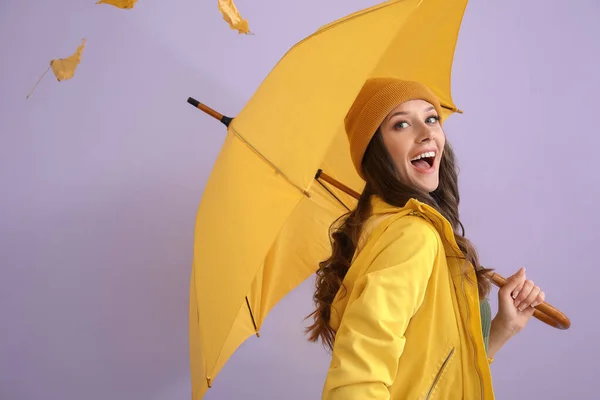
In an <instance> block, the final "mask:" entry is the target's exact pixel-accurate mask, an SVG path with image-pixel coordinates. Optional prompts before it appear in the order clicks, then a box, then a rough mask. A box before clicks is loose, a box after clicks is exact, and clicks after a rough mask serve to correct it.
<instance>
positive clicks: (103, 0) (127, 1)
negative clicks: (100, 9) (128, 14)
mask: <svg viewBox="0 0 600 400" xmlns="http://www.w3.org/2000/svg"><path fill="white" fill-rule="evenodd" d="M136 2H137V0H99V1H97V2H96V4H109V5H111V6H115V7H117V8H122V9H124V10H127V9H130V8H133V6H135V3H136Z"/></svg>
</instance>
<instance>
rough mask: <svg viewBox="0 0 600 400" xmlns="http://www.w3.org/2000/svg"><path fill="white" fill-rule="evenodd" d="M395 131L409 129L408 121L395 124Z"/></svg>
mask: <svg viewBox="0 0 600 400" xmlns="http://www.w3.org/2000/svg"><path fill="white" fill-rule="evenodd" d="M394 128H395V129H404V128H408V122H406V121H398V122H396V123H395V124H394Z"/></svg>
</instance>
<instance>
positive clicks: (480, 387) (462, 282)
mask: <svg viewBox="0 0 600 400" xmlns="http://www.w3.org/2000/svg"><path fill="white" fill-rule="evenodd" d="M409 215H412V216H420V217H421V218H423V216H422V215H421V213H420V212H419V211H417V210H411V211H410V212H409ZM436 219H437V218H436ZM438 223H440V221H439V220H438ZM441 228H442V232H445V229H444V224H443V222H442V223H441ZM450 245H451V246H452V247H453V250H455V251H457V252H458V254H462V251H461V250H460V248H458V247H456V246H455V245H454V244H453V243H452V242H450ZM460 282H461V288H462V293H463V297H464V299H465V304H466V309H467V324H466V325H467V333H468V335H469V340H470V342H471V346H472V347H473V357H474V361H475V372H476V373H477V378H478V379H479V389H480V390H481V400H484V390H483V378H482V377H481V371H479V364H478V363H477V346H476V345H475V339H474V338H473V334H472V333H471V329H470V324H469V323H470V321H471V312H470V309H469V300H468V299H467V292H466V290H465V277H464V271H461V273H460ZM427 398H429V395H428V397H427Z"/></svg>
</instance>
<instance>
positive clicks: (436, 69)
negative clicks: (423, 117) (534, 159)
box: [189, 0, 467, 399]
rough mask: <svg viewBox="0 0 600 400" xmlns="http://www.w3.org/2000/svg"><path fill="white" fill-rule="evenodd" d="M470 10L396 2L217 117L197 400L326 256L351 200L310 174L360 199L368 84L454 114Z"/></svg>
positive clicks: (437, 2)
mask: <svg viewBox="0 0 600 400" xmlns="http://www.w3.org/2000/svg"><path fill="white" fill-rule="evenodd" d="M466 4H467V0H391V1H386V2H384V3H381V4H379V5H376V6H373V7H370V8H368V9H365V10H362V11H359V12H357V13H354V14H351V15H349V16H347V17H345V18H342V19H340V20H338V21H335V22H333V23H331V24H329V25H326V26H324V27H322V28H321V29H319V30H318V31H317V32H315V33H314V34H313V35H311V36H309V37H307V38H306V39H304V40H302V41H301V42H299V43H297V44H296V45H295V46H294V47H293V48H292V49H290V50H289V51H288V53H287V54H286V55H285V56H284V57H283V58H282V59H281V60H280V61H279V63H278V64H277V65H276V66H275V68H274V69H273V70H272V71H271V73H270V74H269V75H268V76H267V78H266V79H265V80H264V81H263V83H262V84H261V85H260V87H259V88H258V90H257V91H256V93H255V94H254V95H253V96H252V98H251V99H250V101H249V102H248V104H247V105H246V106H245V107H244V109H243V110H242V111H241V112H240V113H239V115H237V116H236V117H235V119H233V121H230V120H229V119H227V117H222V116H220V115H218V116H217V117H218V118H219V119H221V117H222V118H223V119H222V120H223V122H225V123H226V124H227V125H228V132H227V137H226V139H225V142H224V145H223V148H222V150H221V152H220V154H219V156H218V158H217V160H216V163H215V165H214V169H213V171H212V173H211V176H210V178H209V180H208V182H207V185H206V188H205V190H204V193H203V196H202V199H201V202H200V206H199V209H198V214H197V221H196V227H195V239H194V240H195V241H194V260H193V271H192V276H191V294H190V350H191V377H192V392H193V398H194V399H201V398H202V397H203V396H204V393H205V392H206V390H207V388H208V387H210V386H211V385H212V382H213V380H214V379H215V377H216V376H217V374H218V373H219V371H220V370H221V368H222V367H223V365H224V364H225V362H226V361H227V359H228V358H229V357H230V356H231V355H232V354H233V352H234V351H235V350H236V349H237V347H238V346H239V345H240V344H241V343H242V342H243V341H244V340H246V339H247V338H248V337H249V336H251V335H253V334H256V335H258V333H259V329H260V327H261V325H262V322H263V320H264V318H265V317H266V315H267V313H268V312H269V311H270V310H271V309H272V307H273V306H274V305H275V304H276V303H277V302H278V301H279V300H281V298H282V297H283V296H285V295H286V294H287V293H289V292H290V291H291V290H292V289H294V288H295V287H296V286H298V285H299V284H300V283H301V282H302V281H304V280H305V279H307V278H308V277H309V276H310V275H311V274H312V273H314V272H315V271H316V269H317V267H318V263H319V261H320V260H323V259H324V258H326V257H327V253H328V251H329V247H330V244H329V238H328V229H329V226H330V224H331V223H332V222H333V220H334V219H336V218H337V217H339V216H340V215H341V214H342V213H344V212H346V211H347V209H346V207H350V208H351V207H353V206H354V204H355V202H356V200H355V199H354V198H353V197H352V196H350V195H348V194H346V193H344V191H340V190H338V189H336V188H333V187H332V186H330V185H328V184H327V183H326V182H324V181H323V179H315V177H316V174H317V173H318V171H319V170H323V171H325V172H326V173H327V174H328V175H330V176H332V177H334V178H335V179H336V180H339V181H342V182H344V183H346V184H347V185H348V186H350V188H351V189H354V190H355V191H360V190H361V188H362V185H363V182H362V181H361V179H360V178H359V177H358V175H357V174H356V172H355V171H354V169H353V167H352V163H351V160H350V154H349V151H348V146H347V139H346V136H345V133H344V129H343V119H344V116H345V114H346V112H347V110H348V109H349V107H350V105H351V104H352V102H353V100H354V98H355V97H356V95H357V94H358V92H359V90H360V88H361V87H362V85H363V83H364V82H365V80H366V79H367V78H368V77H370V76H395V77H398V78H402V79H409V80H416V81H420V82H422V83H424V84H426V85H427V86H429V87H430V88H431V89H432V90H433V91H434V92H435V94H436V95H437V96H438V97H439V99H440V102H441V104H442V106H443V108H444V110H445V114H446V115H444V118H446V117H448V115H449V114H451V113H452V112H455V111H457V109H456V107H455V105H454V103H453V101H452V96H451V94H450V71H451V66H452V60H453V57H454V49H455V45H456V39H457V36H458V31H459V28H460V23H461V20H462V17H463V13H464V10H465V7H466ZM189 101H190V102H191V103H193V104H194V105H198V106H200V107H202V105H200V104H198V103H197V102H195V101H194V100H193V99H190V100H189ZM214 114H215V113H213V115H214ZM229 122H231V123H229Z"/></svg>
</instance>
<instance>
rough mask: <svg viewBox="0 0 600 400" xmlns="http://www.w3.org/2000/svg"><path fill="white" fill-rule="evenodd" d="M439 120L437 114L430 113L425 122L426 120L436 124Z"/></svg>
mask: <svg viewBox="0 0 600 400" xmlns="http://www.w3.org/2000/svg"><path fill="white" fill-rule="evenodd" d="M439 121H440V117H438V116H437V115H432V116H430V117H428V118H427V119H426V120H425V122H427V123H428V124H437V123H438V122H439Z"/></svg>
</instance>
